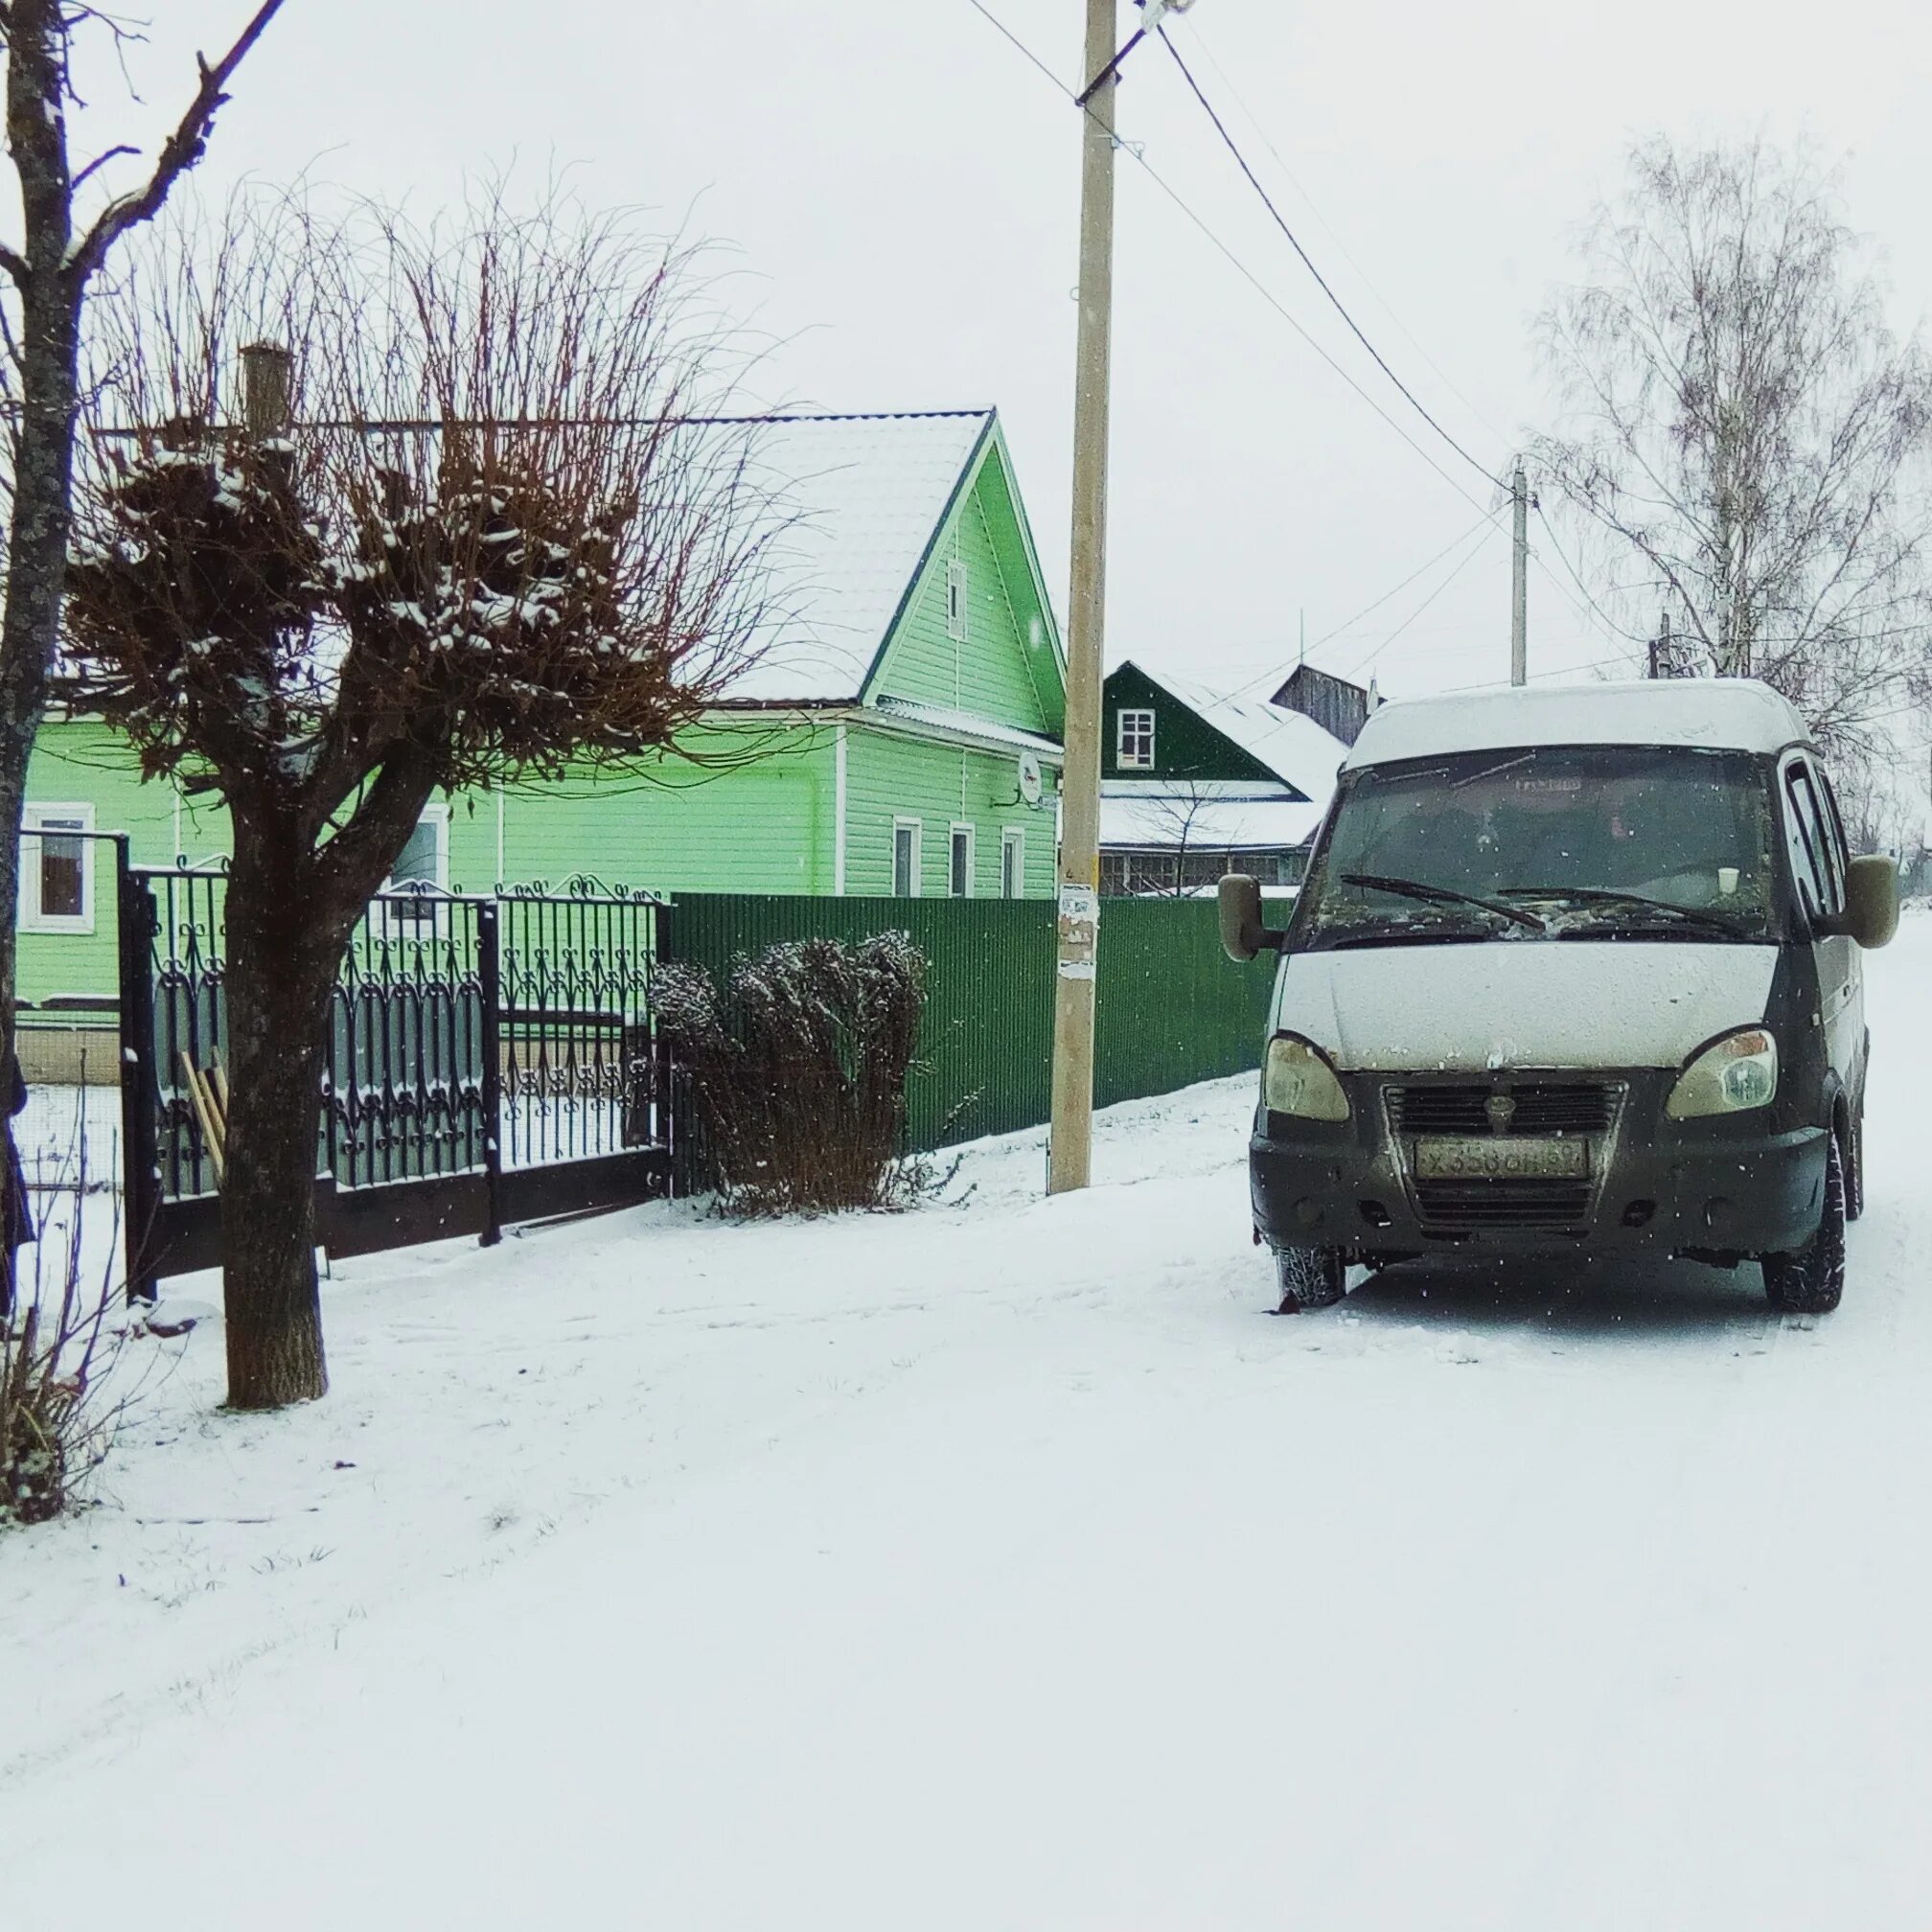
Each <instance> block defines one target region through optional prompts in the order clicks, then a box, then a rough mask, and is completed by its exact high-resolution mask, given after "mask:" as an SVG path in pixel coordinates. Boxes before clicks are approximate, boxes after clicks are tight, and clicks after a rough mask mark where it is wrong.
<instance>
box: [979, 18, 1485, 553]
mask: <svg viewBox="0 0 1932 1932" xmlns="http://www.w3.org/2000/svg"><path fill="white" fill-rule="evenodd" d="M967 5H968V6H970V7H971V8H972V9H973V10H974V12H977V13H978V14H980V15H981V16H982V17H983V18H985V19H986V20H987V21H988V22H990V23H991V25H992V26H993V27H994V28H995V29H997V30H998V32H999V34H1000V36H1001V38H1003V39H1005V40H1006V41H1008V42H1009V43H1010V44H1011V45H1012V46H1013V47H1015V48H1017V49H1018V50H1019V52H1020V53H1021V54H1022V55H1023V56H1024V58H1025V59H1026V60H1027V62H1028V63H1029V64H1030V65H1031V66H1033V67H1034V68H1036V69H1037V70H1038V71H1039V72H1040V73H1041V74H1043V75H1044V76H1045V77H1046V79H1047V80H1048V81H1051V82H1052V84H1053V87H1054V89H1055V90H1056V91H1057V92H1058V93H1059V94H1060V95H1062V96H1063V97H1064V98H1065V99H1066V100H1068V101H1069V102H1075V103H1077V101H1078V96H1077V95H1075V93H1074V92H1073V90H1072V89H1071V88H1070V87H1069V86H1068V85H1067V84H1066V82H1065V81H1062V80H1061V79H1060V78H1059V76H1058V75H1056V74H1055V73H1054V72H1053V70H1052V68H1050V67H1049V66H1047V64H1046V61H1044V60H1043V59H1041V58H1040V57H1039V55H1037V54H1036V53H1034V52H1033V50H1032V49H1031V48H1030V47H1028V46H1027V45H1026V43H1025V42H1024V41H1023V40H1022V39H1021V38H1020V37H1019V35H1018V34H1015V33H1014V32H1013V30H1012V29H1011V28H1010V27H1008V26H1007V25H1006V23H1005V22H1004V21H1003V20H1001V19H1000V16H999V15H998V14H997V13H995V12H993V10H992V9H991V8H990V7H988V6H987V5H986V4H985V0H967ZM1081 111H1082V112H1083V113H1085V114H1087V115H1089V116H1093V108H1092V104H1091V103H1090V104H1088V105H1087V106H1086V107H1085V108H1083V109H1082V110H1081ZM1093 118H1095V119H1096V120H1097V118H1098V117H1097V116H1094V117H1093ZM1103 125H1104V124H1103ZM1111 138H1112V139H1113V141H1114V144H1115V148H1116V149H1118V150H1120V151H1122V152H1124V153H1125V154H1126V155H1128V157H1129V158H1130V159H1132V160H1133V161H1134V162H1136V163H1137V164H1138V166H1139V168H1140V170H1141V172H1142V173H1144V174H1145V175H1146V176H1147V178H1148V179H1149V180H1150V181H1152V182H1153V183H1154V185H1155V186H1156V187H1157V188H1159V189H1160V191H1161V194H1163V195H1164V196H1166V197H1167V198H1168V200H1170V201H1171V202H1172V203H1173V204H1174V206H1175V207H1176V208H1178V209H1179V210H1180V211H1181V213H1182V214H1183V215H1184V216H1185V217H1186V218H1187V219H1188V220H1189V221H1191V222H1192V223H1193V224H1194V226H1195V227H1196V228H1198V229H1199V230H1200V231H1201V233H1202V234H1203V235H1204V236H1205V237H1206V238H1207V241H1208V242H1210V243H1212V245H1213V246H1214V247H1215V248H1216V249H1217V250H1218V251H1219V252H1220V254H1221V255H1222V256H1224V257H1225V258H1226V260H1227V261H1228V263H1229V264H1230V266H1231V267H1232V268H1233V269H1234V271H1235V272H1236V273H1237V274H1238V275H1239V276H1241V278H1242V279H1243V280H1244V281H1245V282H1247V283H1248V284H1249V286H1250V287H1251V288H1253V289H1254V291H1255V292H1256V293H1257V294H1258V295H1259V296H1260V297H1261V299H1262V300H1263V301H1264V302H1266V303H1267V304H1268V306H1269V307H1270V308H1271V309H1273V310H1274V311H1275V312H1276V314H1277V315H1279V316H1280V317H1281V319H1282V320H1283V321H1284V322H1286V323H1287V325H1288V326H1289V328H1291V329H1292V330H1294V332H1295V333H1296V334H1297V335H1299V337H1300V338H1301V340H1302V341H1303V342H1305V343H1306V344H1307V345H1308V347H1309V348H1310V349H1312V350H1313V351H1314V352H1315V354H1316V355H1317V356H1318V357H1321V359H1322V361H1323V362H1325V363H1326V364H1327V365H1328V367H1329V368H1330V369H1331V370H1333V371H1334V373H1335V374H1336V375H1337V376H1339V377H1340V378H1341V379H1342V380H1343V381H1345V383H1346V384H1347V385H1348V387H1349V388H1351V389H1352V390H1354V392H1355V394H1356V395H1357V396H1359V397H1360V398H1361V399H1362V401H1363V402H1364V403H1367V404H1368V407H1369V408H1371V409H1372V410H1374V412H1375V413H1376V415H1378V416H1379V417H1381V419H1382V420H1383V422H1384V423H1386V424H1387V425H1388V426H1389V427H1390V428H1391V429H1392V430H1393V431H1394V432H1395V434H1396V435H1397V436H1399V437H1400V438H1401V439H1402V441H1403V442H1404V443H1406V444H1408V446H1409V447H1410V449H1413V450H1415V453H1416V455H1417V456H1419V457H1420V458H1421V459H1422V461H1423V462H1425V463H1426V464H1428V466H1429V467H1430V469H1432V470H1433V471H1435V472H1436V473H1437V475H1438V476H1439V477H1441V478H1442V480H1443V481H1444V482H1445V483H1447V484H1448V485H1449V487H1450V488H1451V489H1452V490H1454V491H1455V492H1456V494H1457V495H1459V496H1461V498H1462V500H1463V501H1464V502H1465V503H1468V504H1469V505H1470V506H1471V507H1472V508H1473V509H1477V510H1482V509H1483V508H1484V506H1483V505H1482V504H1481V503H1479V502H1478V501H1477V500H1476V498H1475V497H1474V496H1472V495H1470V494H1469V492H1468V491H1467V490H1465V489H1464V488H1463V487H1462V485H1461V483H1459V482H1458V481H1457V480H1456V478H1455V477H1454V476H1452V475H1451V474H1450V473H1449V472H1448V471H1447V470H1445V469H1443V467H1442V466H1441V464H1439V463H1438V462H1437V460H1436V459H1435V457H1433V456H1432V455H1431V454H1430V453H1429V451H1428V450H1427V449H1424V448H1423V447H1422V445H1421V444H1420V443H1418V442H1417V441H1416V440H1415V437H1413V436H1412V435H1410V434H1409V432H1408V431H1407V430H1406V429H1405V428H1403V426H1402V425H1401V424H1400V423H1398V422H1397V421H1396V420H1395V418H1394V417H1393V416H1391V414H1390V413H1389V411H1388V410H1387V409H1385V408H1383V406H1382V405H1381V403H1378V402H1376V400H1375V399H1374V397H1372V396H1371V395H1369V393H1368V390H1366V389H1365V388H1364V387H1363V386H1362V385H1361V383H1359V382H1358V381H1356V380H1355V379H1354V377H1352V376H1351V375H1350V374H1349V373H1348V371H1347V370H1346V369H1345V368H1344V367H1343V366H1342V364H1341V363H1340V362H1338V361H1337V360H1336V359H1335V357H1332V356H1331V355H1329V353H1328V352H1327V350H1325V349H1324V348H1322V345H1321V343H1319V342H1318V341H1316V339H1315V338H1314V336H1313V335H1311V334H1309V333H1308V331H1307V330H1306V329H1304V328H1303V327H1302V326H1301V324H1300V323H1299V321H1297V320H1296V318H1295V316H1294V315H1293V314H1292V313H1291V312H1290V311H1288V309H1287V308H1286V307H1285V306H1284V305H1283V304H1282V303H1281V301H1280V300H1279V298H1278V297H1277V296H1276V295H1275V293H1274V292H1273V291H1272V290H1271V289H1270V288H1269V287H1268V285H1267V284H1266V283H1265V282H1263V281H1262V280H1261V278H1260V277H1259V276H1258V275H1257V274H1255V272H1254V271H1253V269H1252V268H1250V267H1249V266H1248V265H1247V264H1246V263H1245V262H1244V261H1242V259H1241V258H1240V256H1238V255H1237V254H1236V253H1235V252H1234V250H1233V249H1232V248H1230V246H1229V245H1228V243H1227V242H1224V241H1222V239H1221V237H1220V236H1219V235H1217V234H1216V233H1215V232H1214V230H1213V229H1212V228H1210V227H1209V226H1208V225H1207V221H1206V220H1205V219H1203V218H1202V217H1201V216H1200V215H1198V214H1197V213H1196V212H1195V211H1194V209H1193V207H1192V206H1191V205H1190V204H1189V203H1188V202H1187V201H1186V200H1185V199H1184V198H1183V196H1181V194H1180V193H1179V192H1178V191H1177V190H1176V189H1174V188H1173V187H1171V186H1169V184H1168V182H1167V180H1166V178H1165V176H1163V175H1162V174H1161V172H1160V171H1159V170H1158V169H1157V168H1156V167H1155V166H1154V164H1153V163H1152V162H1151V161H1149V160H1148V159H1147V157H1146V156H1145V155H1144V154H1142V153H1141V152H1139V151H1138V149H1136V148H1134V147H1132V146H1130V145H1128V144H1127V143H1125V142H1123V141H1121V140H1120V139H1119V137H1118V135H1117V134H1113V135H1112V136H1111ZM1478 468H1481V466H1480V465H1479V466H1478ZM1483 473H1484V475H1485V476H1487V475H1488V473H1489V472H1487V471H1486V470H1485V471H1484V472H1483ZM1490 480H1491V481H1494V480H1495V479H1494V478H1491V479H1490ZM1484 514H1485V515H1486V514H1487V513H1486V512H1484Z"/></svg>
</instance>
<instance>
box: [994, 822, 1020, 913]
mask: <svg viewBox="0 0 1932 1932" xmlns="http://www.w3.org/2000/svg"><path fill="white" fill-rule="evenodd" d="M1025 893H1026V834H1025V833H1024V832H1023V831H1022V830H1020V829H1019V828H1018V827H1014V828H1012V829H1009V830H1007V831H1004V832H1002V833H1000V898H1002V899H1021V898H1023V897H1024V896H1025Z"/></svg>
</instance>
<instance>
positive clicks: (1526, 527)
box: [1509, 456, 1530, 684]
mask: <svg viewBox="0 0 1932 1932" xmlns="http://www.w3.org/2000/svg"><path fill="white" fill-rule="evenodd" d="M1509 495H1510V499H1511V501H1512V502H1513V503H1514V504H1515V506H1516V540H1515V545H1514V555H1513V557H1512V559H1511V566H1512V567H1511V570H1510V581H1509V681H1510V683H1512V684H1527V683H1528V682H1529V681H1530V483H1529V479H1528V478H1527V477H1526V476H1525V475H1524V474H1523V459H1522V457H1520V456H1519V457H1517V459H1516V468H1515V469H1514V471H1512V472H1510V477H1509Z"/></svg>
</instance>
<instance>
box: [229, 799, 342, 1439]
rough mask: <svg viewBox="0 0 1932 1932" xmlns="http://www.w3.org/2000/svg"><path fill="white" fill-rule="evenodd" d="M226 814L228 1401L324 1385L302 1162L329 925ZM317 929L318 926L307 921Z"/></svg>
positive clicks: (259, 1399) (298, 871) (328, 975)
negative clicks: (229, 840) (230, 865)
mask: <svg viewBox="0 0 1932 1932" xmlns="http://www.w3.org/2000/svg"><path fill="white" fill-rule="evenodd" d="M275 842H276V843H278V844H279V845H280V849H279V850H277V849H274V847H273V845H271V841H269V840H266V839H264V838H263V837H262V836H261V835H260V834H258V833H256V832H253V831H250V830H249V829H247V828H245V827H244V826H243V825H242V821H241V819H240V817H239V816H238V817H237V819H236V824H235V861H234V869H233V871H232V873H231V874H230V877H229V885H228V895H227V910H226V915H225V916H226V927H227V939H226V947H227V951H226V969H225V984H226V989H227V996H228V1051H229V1060H228V1081H229V1110H228V1141H227V1168H226V1173H225V1175H224V1176H223V1180H222V1187H221V1255H222V1277H221V1279H222V1295H223V1300H224V1303H225V1307H226V1312H227V1327H228V1402H229V1406H230V1407H231V1408H236V1409H278V1408H281V1407H282V1406H283V1405H284V1404H285V1403H289V1402H308V1401H313V1400H315V1399H316V1398H317V1397H319V1396H322V1395H324V1394H326V1393H327V1392H328V1390H329V1372H328V1368H327V1366H326V1364H325V1362H324V1359H323V1352H322V1305H321V1295H320V1290H319V1286H318V1283H317V1280H316V1275H315V1168H316V1153H317V1147H318V1141H319V1134H320V1123H321V1108H322V1071H323V1065H324V1054H325V1051H326V1045H327V1036H326V1032H325V1028H326V1026H327V1023H328V1015H329V1000H330V991H331V988H332V987H333V985H334V979H335V970H336V965H337V962H338V958H339V954H340V951H341V948H340V945H339V944H338V943H335V941H336V932H337V921H336V920H335V919H334V917H333V916H332V915H331V912H330V909H329V908H325V907H323V906H321V905H319V904H318V903H317V898H318V896H319V895H318V893H317V890H316V885H315V882H314V879H313V872H314V867H313V865H312V863H311V862H305V861H306V858H307V855H299V854H298V852H297V849H296V848H295V847H294V845H293V843H292V841H289V842H287V843H282V842H281V841H275ZM318 929H320V930H318Z"/></svg>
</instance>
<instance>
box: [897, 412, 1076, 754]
mask: <svg viewBox="0 0 1932 1932" xmlns="http://www.w3.org/2000/svg"><path fill="white" fill-rule="evenodd" d="M859 695H860V696H861V698H862V701H863V702H865V703H868V704H870V703H876V702H877V701H880V700H882V699H884V700H892V699H897V700H900V701H907V702H911V703H915V704H926V705H931V706H934V707H936V708H939V709H942V710H947V711H955V712H963V713H967V714H970V715H971V716H974V717H977V718H979V719H982V720H985V721H988V722H990V723H993V724H1003V725H1007V726H1010V727H1011V728H1013V729H1015V730H1019V731H1028V732H1034V733H1037V734H1039V735H1041V736H1043V737H1047V738H1053V739H1057V738H1058V737H1059V736H1060V732H1061V729H1062V727H1063V724H1064V722H1065V718H1066V708H1067V697H1066V673H1065V666H1064V662H1063V659H1062V656H1061V650H1060V635H1059V627H1058V626H1057V625H1056V624H1055V623H1054V620H1053V609H1052V605H1051V603H1050V602H1049V601H1048V599H1047V596H1046V585H1045V582H1044V580H1043V578H1042V576H1041V572H1040V563H1039V558H1038V556H1037V554H1036V552H1035V550H1034V547H1033V537H1032V532H1031V531H1030V530H1029V529H1028V527H1027V524H1026V517H1025V513H1024V511H1023V509H1022V508H1021V504H1020V495H1019V491H1018V488H1017V486H1016V485H1015V483H1014V480H1013V468H1012V458H1011V456H1010V455H1009V454H1008V452H1007V449H1006V439H1005V437H1004V436H1003V435H1002V434H1001V433H1000V424H999V419H998V417H997V416H994V415H991V414H990V413H989V415H988V416H987V419H986V426H985V428H984V430H983V431H982V432H981V434H980V437H979V440H978V442H977V445H976V447H975V449H974V450H973V453H972V456H971V457H970V458H969V460H968V461H967V464H966V466H965V468H964V469H963V470H962V471H961V472H960V474H959V478H958V482H957V484H956V486H955V488H954V492H953V495H952V496H951V497H950V499H949V500H948V502H947V504H946V508H945V512H944V515H943V516H942V517H941V518H940V520H939V521H938V523H937V524H936V525H935V526H934V527H933V529H932V532H931V539H930V540H929V542H928V543H927V546H926V549H925V552H924V554H923V555H922V556H921V558H920V560H919V563H918V568H917V569H916V571H915V572H914V574H913V577H912V579H911V581H910V583H909V584H908V586H907V587H906V593H905V596H904V598H903V599H902V601H901V603H900V606H899V609H898V610H897V611H896V612H895V614H894V617H893V620H892V623H891V626H890V628H889V629H888V631H887V632H886V634H885V638H884V640H883V641H882V643H881V646H880V649H879V652H878V655H876V656H875V658H874V659H873V662H872V665H871V668H870V670H869V671H868V673H867V675H866V678H865V683H864V687H863V690H862V693H860V694H859Z"/></svg>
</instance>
